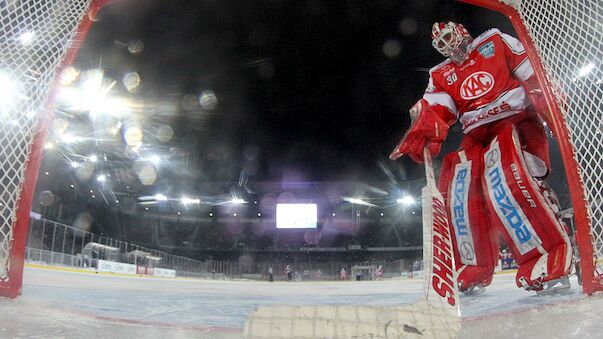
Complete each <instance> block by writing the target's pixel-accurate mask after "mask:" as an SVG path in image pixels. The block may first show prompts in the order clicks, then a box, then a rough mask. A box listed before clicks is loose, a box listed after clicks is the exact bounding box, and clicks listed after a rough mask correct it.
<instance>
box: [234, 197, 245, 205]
mask: <svg viewBox="0 0 603 339" xmlns="http://www.w3.org/2000/svg"><path fill="white" fill-rule="evenodd" d="M230 202H231V203H232V204H235V205H240V204H244V203H245V200H243V199H241V198H232V200H231V201H230Z"/></svg>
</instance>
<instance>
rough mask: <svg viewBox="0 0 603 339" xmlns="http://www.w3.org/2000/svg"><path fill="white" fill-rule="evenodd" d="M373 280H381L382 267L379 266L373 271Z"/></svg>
mask: <svg viewBox="0 0 603 339" xmlns="http://www.w3.org/2000/svg"><path fill="white" fill-rule="evenodd" d="M375 279H378V280H383V266H381V265H379V267H377V269H376V270H375Z"/></svg>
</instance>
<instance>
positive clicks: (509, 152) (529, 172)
mask: <svg viewBox="0 0 603 339" xmlns="http://www.w3.org/2000/svg"><path fill="white" fill-rule="evenodd" d="M526 116H527V118H526ZM488 129H489V131H488V133H486V134H487V135H494V138H493V139H491V140H488V139H486V140H484V139H481V138H480V137H479V135H474V136H473V137H472V136H467V137H465V139H464V140H463V143H462V145H461V150H460V151H458V152H456V153H452V154H450V155H448V156H447V157H446V158H445V160H444V165H443V169H442V174H441V176H440V184H439V186H440V190H441V191H442V192H443V193H444V194H445V196H446V201H447V204H448V206H447V207H448V208H447V210H448V213H449V220H450V221H451V226H452V228H453V230H454V231H453V232H452V233H453V246H454V248H455V261H456V263H457V271H458V274H459V278H458V279H459V289H460V290H461V291H467V290H470V289H472V288H474V287H476V286H487V285H489V284H490V282H491V280H492V275H493V273H494V266H495V263H496V260H497V257H498V244H497V237H498V236H497V234H496V232H495V230H498V231H500V233H501V234H502V235H503V237H504V239H505V241H506V243H507V244H508V245H509V248H510V250H511V252H512V253H513V256H514V258H516V261H517V264H518V265H519V270H518V272H517V276H516V282H517V286H518V287H523V288H526V289H529V290H536V291H538V290H541V289H542V288H543V286H542V285H543V283H545V282H547V281H551V280H556V279H559V278H561V277H563V276H566V275H568V274H569V269H570V264H571V259H572V254H571V250H572V249H571V244H570V240H569V237H568V235H567V232H566V229H565V225H564V224H563V223H562V222H561V221H560V219H559V218H558V217H557V215H556V212H558V210H556V206H554V205H553V201H551V200H550V199H548V198H546V197H548V196H549V193H550V192H548V190H547V188H546V185H543V184H541V183H540V182H539V181H538V179H535V178H534V177H541V176H544V175H546V173H547V172H548V157H547V153H546V150H547V149H548V144H547V141H546V136H545V135H544V129H543V128H542V124H541V122H540V121H539V119H538V118H537V117H536V116H535V115H534V114H533V113H532V114H530V112H524V113H523V114H520V115H519V116H517V117H515V118H514V119H509V120H504V121H501V122H497V123H494V124H491V125H490V126H488ZM544 191H547V193H546V194H543V193H544ZM545 195H546V197H545Z"/></svg>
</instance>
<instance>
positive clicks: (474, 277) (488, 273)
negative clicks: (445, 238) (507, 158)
mask: <svg viewBox="0 0 603 339" xmlns="http://www.w3.org/2000/svg"><path fill="white" fill-rule="evenodd" d="M462 147H463V149H461V150H460V151H458V152H456V153H452V154H449V155H448V156H446V158H445V159H444V164H443V167H442V172H441V175H440V182H439V189H440V191H441V192H442V193H443V195H444V199H445V200H446V209H447V213H448V219H449V220H450V227H451V228H452V229H451V234H452V240H453V248H454V257H455V262H456V269H457V272H458V275H459V277H458V280H459V289H460V290H461V291H465V290H467V289H469V288H471V287H473V286H477V285H481V286H487V285H489V284H490V282H491V281H492V275H493V274H494V267H495V264H496V259H497V256H498V250H497V241H496V237H495V236H492V234H493V233H492V227H490V223H489V222H488V220H489V215H488V211H487V208H486V206H485V205H484V202H485V198H484V195H483V192H482V187H481V183H480V173H481V172H482V164H481V155H482V152H483V148H482V147H481V146H480V145H479V144H476V143H472V142H471V139H470V137H467V138H466V140H464V142H463V145H462Z"/></svg>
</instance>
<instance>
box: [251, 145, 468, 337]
mask: <svg viewBox="0 0 603 339" xmlns="http://www.w3.org/2000/svg"><path fill="white" fill-rule="evenodd" d="M423 155H424V159H425V174H426V177H427V185H426V186H425V187H424V188H423V191H422V200H423V267H424V281H423V288H424V295H423V298H421V300H419V301H418V302H416V303H414V304H409V305H397V306H351V305H345V306H260V307H258V308H256V309H255V310H254V311H252V312H251V313H250V315H249V317H248V319H247V322H246V323H245V328H244V330H243V335H244V337H245V338H248V339H276V338H283V339H284V338H455V337H457V336H458V333H459V332H460V329H461V318H460V309H459V293H458V286H457V277H456V271H455V270H454V267H455V266H454V255H453V252H452V239H451V236H450V228H449V227H448V226H449V225H448V217H447V214H446V207H445V204H444V198H443V197H442V194H441V193H440V191H439V190H438V188H437V186H436V183H435V176H434V173H433V164H432V160H431V156H430V154H429V151H428V150H427V148H426V149H424V151H423Z"/></svg>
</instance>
